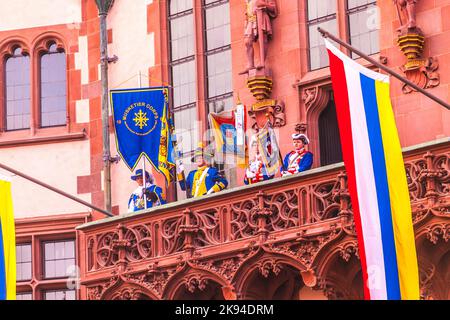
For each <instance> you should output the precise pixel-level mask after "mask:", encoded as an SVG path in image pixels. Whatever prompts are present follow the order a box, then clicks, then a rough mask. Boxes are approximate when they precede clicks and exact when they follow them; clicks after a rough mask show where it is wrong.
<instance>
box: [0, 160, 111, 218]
mask: <svg viewBox="0 0 450 320" xmlns="http://www.w3.org/2000/svg"><path fill="white" fill-rule="evenodd" d="M0 168H1V169H4V170H6V171H9V172H11V173H13V174H15V175H17V176H19V177H22V178H24V179H27V180H29V181H31V182H33V183H36V184H38V185H40V186H41V187H44V188H46V189H49V190H50V191H53V192H56V193H58V194H60V195H62V196H64V197H66V198H69V199H71V200H73V201H76V202H78V203H81V204H82V205H84V206H86V207H88V208H91V209H93V210H95V211H98V212H100V213H103V214H104V215H107V216H108V217H113V216H114V215H113V214H112V213H111V212H109V211H106V210H103V209H100V208H97V207H96V206H94V205H92V204H90V203H89V202H86V201H84V200H82V199H80V198H77V197H74V196H73V195H71V194H69V193H67V192H64V191H62V190H60V189H57V188H55V187H53V186H51V185H49V184H47V183H45V182H42V181H40V180H38V179H35V178H33V177H30V176H29V175H26V174H24V173H22V172H20V171H18V170H15V169H13V168H11V167H8V166H6V165H4V164H2V163H0Z"/></svg>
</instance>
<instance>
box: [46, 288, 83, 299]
mask: <svg viewBox="0 0 450 320" xmlns="http://www.w3.org/2000/svg"><path fill="white" fill-rule="evenodd" d="M44 298H45V300H76V297H75V290H49V291H45V292H44Z"/></svg>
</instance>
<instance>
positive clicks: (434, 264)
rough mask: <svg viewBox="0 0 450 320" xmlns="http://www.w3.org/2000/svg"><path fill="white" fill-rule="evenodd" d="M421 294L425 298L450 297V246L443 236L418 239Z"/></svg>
mask: <svg viewBox="0 0 450 320" xmlns="http://www.w3.org/2000/svg"><path fill="white" fill-rule="evenodd" d="M417 252H418V262H419V275H420V277H419V279H420V296H421V299H424V300H449V299H450V268H449V265H450V247H449V246H448V242H447V241H445V240H444V239H443V238H438V237H436V238H433V237H428V238H426V237H421V238H420V239H418V241H417Z"/></svg>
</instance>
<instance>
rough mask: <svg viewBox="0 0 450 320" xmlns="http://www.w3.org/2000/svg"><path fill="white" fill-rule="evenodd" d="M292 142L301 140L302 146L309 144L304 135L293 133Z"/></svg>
mask: <svg viewBox="0 0 450 320" xmlns="http://www.w3.org/2000/svg"><path fill="white" fill-rule="evenodd" d="M292 140H302V141H303V143H304V144H309V139H308V136H307V135H306V134H304V133H294V134H293V135H292Z"/></svg>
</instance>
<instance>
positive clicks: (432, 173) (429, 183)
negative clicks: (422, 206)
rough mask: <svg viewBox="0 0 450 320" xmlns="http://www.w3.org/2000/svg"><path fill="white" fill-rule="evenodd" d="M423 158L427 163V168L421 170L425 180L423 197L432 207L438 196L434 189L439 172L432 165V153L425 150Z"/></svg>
mask: <svg viewBox="0 0 450 320" xmlns="http://www.w3.org/2000/svg"><path fill="white" fill-rule="evenodd" d="M424 158H425V161H426V164H427V169H426V170H424V171H423V172H422V178H423V179H425V180H426V193H425V197H426V198H427V199H428V206H429V208H432V207H434V205H435V204H436V203H437V201H438V198H439V194H438V193H437V191H436V179H437V178H438V176H439V172H438V171H437V170H436V169H435V166H434V159H435V155H434V154H433V153H431V152H427V153H426V154H425V156H424Z"/></svg>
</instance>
